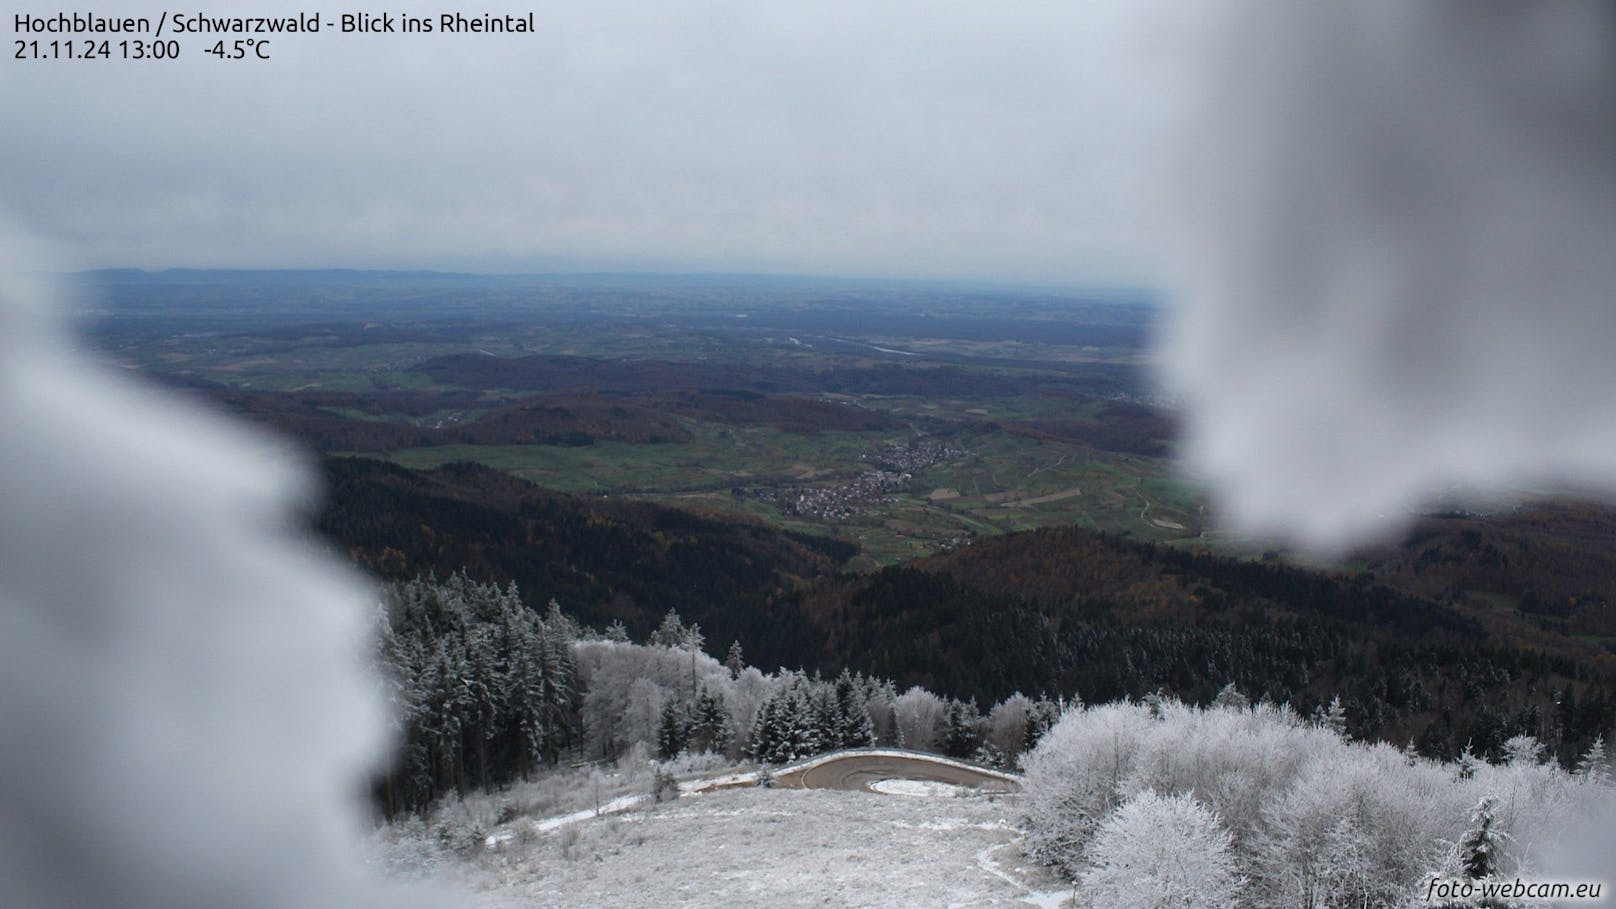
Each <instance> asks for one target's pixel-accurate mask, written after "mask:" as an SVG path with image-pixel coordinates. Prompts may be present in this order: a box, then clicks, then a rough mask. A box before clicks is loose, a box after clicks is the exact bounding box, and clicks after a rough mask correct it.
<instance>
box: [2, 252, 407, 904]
mask: <svg viewBox="0 0 1616 909" xmlns="http://www.w3.org/2000/svg"><path fill="white" fill-rule="evenodd" d="M0 248H4V249H8V250H12V249H15V247H14V245H12V244H9V243H8V244H6V245H4V246H3V247H0ZM18 264H19V263H18V262H16V261H12V262H5V263H0V275H4V276H6V277H5V280H3V281H0V729H3V732H0V905H5V906H14V907H23V909H34V907H86V906H123V907H151V909H159V907H161V909H188V907H196V909H204V907H206V909H219V907H226V906H228V907H258V906H263V907H269V906H276V907H298V909H310V907H334V909H335V907H354V906H366V905H382V904H386V905H398V903H397V902H396V901H394V900H391V899H389V900H386V901H385V903H384V902H382V901H378V900H377V899H376V898H375V896H376V894H375V891H374V889H373V887H372V885H371V884H370V883H368V882H367V881H366V879H365V878H364V877H363V875H362V874H361V873H360V863H359V860H358V857H357V856H358V850H357V845H356V844H357V843H358V841H359V834H360V832H361V830H362V823H363V821H362V817H363V814H362V809H361V799H362V795H363V792H362V790H363V787H364V781H365V777H366V773H367V771H368V770H369V769H370V768H371V767H373V766H374V764H375V762H376V761H377V760H378V758H379V753H380V751H381V748H382V744H383V742H384V728H385V727H384V722H383V714H382V710H381V705H380V699H379V696H378V693H377V689H376V687H375V686H374V685H373V684H372V683H371V681H370V678H369V676H368V674H367V672H366V671H365V668H364V659H365V656H364V655H365V653H366V652H367V651H366V647H365V643H364V640H365V634H366V632H367V627H366V614H365V602H366V593H365V591H364V588H363V587H362V586H361V585H360V584H359V583H358V581H357V580H356V579H355V578H353V577H351V576H350V575H349V574H348V573H347V571H346V570H345V569H343V568H341V567H340V565H338V564H337V563H335V562H334V561H332V560H331V559H329V558H327V557H325V556H323V555H321V554H319V553H318V552H316V551H315V550H314V548H313V545H312V544H311V543H310V541H308V540H307V539H305V538H304V537H303V536H301V535H299V534H298V533H296V532H295V531H294V530H293V522H294V520H295V517H296V513H297V507H298V506H301V505H303V504H305V503H306V502H307V500H308V495H309V492H310V489H309V484H308V482H307V478H306V477H305V475H304V472H303V470H302V465H301V464H300V463H297V462H296V459H295V458H289V457H288V455H287V454H286V453H285V452H282V451H278V450H275V449H274V448H273V447H272V446H270V445H268V444H266V443H265V442H264V440H262V439H259V438H257V437H255V436H250V435H248V434H247V433H246V432H245V431H243V430H238V429H236V428H235V427H234V426H232V425H229V424H227V423H226V422H225V421H224V420H222V419H219V418H216V417H213V416H212V415H210V414H206V413H201V412H198V411H196V410H193V409H192V408H190V407H188V406H184V405H182V404H180V403H177V402H175V401H172V400H169V399H168V398H166V397H163V396H161V395H159V394H157V393H156V392H152V391H148V390H145V389H143V388H138V387H136V386H135V385H134V384H132V383H131V382H129V381H127V380H125V379H123V378H121V377H118V376H116V375H113V374H111V373H110V371H109V370H106V369H103V368H99V367H95V366H92V365H90V364H89V363H88V362H87V361H86V360H85V359H83V358H82V357H79V356H76V355H74V354H73V353H72V352H71V350H70V347H69V343H68V340H67V338H66V337H65V335H64V333H63V332H62V331H61V329H60V328H59V326H57V325H56V324H55V322H54V320H53V318H52V313H50V312H49V311H47V309H46V307H45V305H44V302H45V301H42V300H41V299H39V296H40V291H39V290H38V289H37V288H30V287H29V285H28V282H27V281H25V280H24V279H21V278H17V277H15V276H14V275H13V274H12V267H14V266H17V265H18ZM29 264H30V265H34V264H35V263H32V262H30V263H29Z"/></svg>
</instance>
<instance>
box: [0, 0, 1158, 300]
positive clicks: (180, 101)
mask: <svg viewBox="0 0 1616 909" xmlns="http://www.w3.org/2000/svg"><path fill="white" fill-rule="evenodd" d="M112 6H113V7H114V9H113V10H111V11H109V12H122V13H127V14H131V15H133V14H144V15H155V13H156V9H155V8H148V7H147V6H146V5H145V4H143V3H131V2H122V3H117V4H113V5H112ZM527 8H528V7H522V8H520V9H516V8H514V7H513V8H512V11H525V10H526V9H527ZM532 8H533V9H534V10H535V21H536V23H537V26H538V32H537V34H536V35H533V36H531V37H526V36H510V35H507V36H501V35H460V36H454V35H441V34H434V35H426V36H419V35H341V34H332V33H328V32H327V31H322V32H321V33H320V34H318V35H309V36H305V37H292V36H286V37H282V38H277V39H275V40H274V42H273V44H272V48H271V49H272V56H273V59H272V60H270V61H267V62H266V61H251V62H248V61H243V62H239V63H225V62H220V61H217V60H215V59H213V58H211V57H207V56H204V55H202V54H201V50H202V48H203V47H204V46H205V43H206V42H202V41H200V40H198V39H196V38H187V39H186V41H185V51H184V53H185V57H184V58H183V59H181V60H180V61H178V62H153V63H148V64H142V65H139V66H137V65H134V64H133V63H126V62H119V61H110V62H108V63H107V64H106V65H100V66H93V65H85V64H75V65H68V64H65V63H45V62H40V63H28V64H18V65H17V66H15V67H13V68H12V71H11V74H10V75H9V76H8V78H7V80H6V82H5V84H4V85H0V114H3V115H4V117H5V119H6V122H8V123H10V124H17V125H21V126H22V127H24V128H14V129H9V130H7V131H6V133H5V135H4V136H0V155H3V156H4V158H5V160H6V161H7V168H6V173H5V175H4V176H3V177H0V202H3V203H5V204H6V206H7V208H8V210H10V211H11V212H12V213H13V214H15V215H17V216H18V217H20V218H22V219H23V220H24V221H25V222H27V223H29V224H31V225H35V226H36V227H37V228H38V229H39V230H41V231H43V232H45V233H46V234H47V236H48V237H49V238H50V239H53V240H55V241H57V242H60V243H62V244H63V245H64V247H65V248H68V249H72V250H76V251H78V253H79V255H80V256H81V257H82V260H83V261H84V262H85V263H86V264H87V265H93V266H111V265H135V266H162V265H197V266H309V265H314V266H346V267H369V266H386V267H439V268H473V269H494V270H527V271H532V270H546V269H552V268H555V269H569V268H671V269H680V270H754V271H757V270H761V271H784V272H835V273H870V274H883V275H920V276H939V275H942V276H947V275H968V276H977V277H1000V278H1013V279H1017V280H1066V281H1083V280H1091V279H1095V278H1099V279H1105V280H1114V279H1127V278H1135V277H1139V276H1141V275H1143V274H1147V273H1148V272H1149V270H1150V265H1149V255H1150V252H1149V250H1150V246H1149V244H1148V242H1146V239H1147V238H1146V237H1145V236H1144V232H1145V230H1146V225H1145V221H1144V219H1143V218H1142V217H1141V216H1140V213H1139V211H1138V208H1137V206H1135V205H1133V204H1132V202H1131V197H1132V194H1133V193H1135V192H1136V191H1137V182H1138V177H1137V170H1136V169H1135V168H1134V166H1133V165H1134V163H1135V162H1136V161H1137V160H1138V159H1139V154H1138V153H1139V152H1140V151H1141V145H1142V143H1143V142H1144V140H1143V139H1141V134H1140V132H1139V131H1138V129H1137V128H1136V127H1137V125H1138V124H1139V123H1141V122H1143V121H1145V120H1148V119H1149V118H1150V117H1151V116H1152V115H1153V113H1154V111H1153V109H1152V105H1151V104H1150V103H1147V101H1146V100H1145V99H1146V98H1147V97H1148V94H1149V93H1148V92H1147V91H1145V90H1144V80H1145V79H1146V78H1147V77H1146V75H1145V73H1144V72H1142V71H1141V68H1140V67H1139V66H1138V65H1137V63H1138V60H1139V58H1138V56H1137V55H1136V54H1134V53H1133V50H1132V48H1130V47H1128V45H1127V41H1126V40H1119V35H1120V34H1123V33H1125V32H1130V30H1131V29H1132V28H1133V26H1132V24H1131V22H1132V20H1133V19H1134V18H1136V16H1135V15H1134V14H1131V13H1129V12H1128V11H1127V4H1124V3H1121V2H1118V0H1105V2H1099V3H1090V4H1084V5H1071V4H1064V3H1054V2H1043V0H1028V2H1019V3H1015V4H1012V5H1011V6H1010V7H1008V8H1007V7H1003V6H987V5H983V4H980V3H966V2H942V3H937V2H920V0H896V2H891V3H880V4H868V3H859V2H854V0H830V2H827V3H822V4H814V5H812V6H803V5H801V4H757V3H744V2H738V0H673V2H670V3H660V4H646V3H642V2H633V0H604V2H600V3H590V4H572V3H559V2H541V3H538V4H536V5H534V6H533V7H532ZM298 9H300V7H296V6H295V5H294V4H291V3H287V2H279V0H265V2H264V3H262V4H259V5H257V6H255V7H254V8H253V10H252V12H253V13H254V14H256V15H269V14H274V13H290V12H296V11H297V10H298ZM389 9H390V11H392V12H394V13H399V12H416V13H430V12H436V11H438V9H439V7H436V6H432V5H431V4H429V3H420V2H405V3H401V4H396V5H395V6H394V7H390V8H389ZM491 11H493V12H503V11H504V10H503V9H494V10H491Z"/></svg>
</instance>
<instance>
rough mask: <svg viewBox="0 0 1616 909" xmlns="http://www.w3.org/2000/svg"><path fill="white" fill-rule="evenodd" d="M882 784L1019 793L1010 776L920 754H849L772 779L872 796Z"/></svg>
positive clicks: (791, 786)
mask: <svg viewBox="0 0 1616 909" xmlns="http://www.w3.org/2000/svg"><path fill="white" fill-rule="evenodd" d="M882 780H924V781H927V782H934V783H948V784H950V785H954V786H970V787H972V788H976V789H982V790H984V791H988V792H1016V791H1018V790H1020V789H1021V784H1019V783H1017V782H1016V781H1015V778H1014V777H1011V776H1010V775H1009V774H1004V773H998V772H995V771H991V770H979V769H977V768H974V767H969V766H964V765H961V764H957V763H953V762H949V761H942V760H938V759H937V758H935V757H933V756H931V755H927V754H923V753H921V752H913V753H909V754H902V755H900V754H894V753H891V752H878V753H867V752H859V751H849V752H844V753H842V754H836V755H831V756H830V757H828V758H823V759H820V760H817V761H812V762H810V763H809V764H808V766H806V767H799V768H787V769H785V770H782V771H780V772H778V773H776V774H775V775H774V785H776V786H778V787H780V788H782V789H844V790H864V791H866V792H874V791H875V790H874V789H872V788H871V785H872V784H874V783H878V782H880V781H882Z"/></svg>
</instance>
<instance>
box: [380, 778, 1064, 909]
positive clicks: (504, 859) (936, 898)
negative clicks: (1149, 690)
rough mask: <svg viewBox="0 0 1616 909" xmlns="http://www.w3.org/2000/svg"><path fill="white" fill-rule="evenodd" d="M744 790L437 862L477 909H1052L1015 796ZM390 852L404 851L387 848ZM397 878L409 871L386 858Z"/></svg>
mask: <svg viewBox="0 0 1616 909" xmlns="http://www.w3.org/2000/svg"><path fill="white" fill-rule="evenodd" d="M892 786H896V788H895V789H892V793H901V794H890V793H889V794H881V793H872V792H840V791H826V790H792V789H759V788H740V789H725V790H719V791H713V792H707V793H704V794H687V795H685V796H684V797H683V798H681V799H679V800H678V801H676V802H668V803H663V804H660V805H658V804H642V805H638V806H636V807H632V808H630V809H629V810H626V811H622V812H619V813H616V814H611V815H606V816H602V817H593V816H590V817H588V818H585V819H580V820H575V821H572V820H571V819H569V821H570V822H569V823H565V824H559V825H549V824H544V823H539V824H529V825H527V826H526V828H525V829H524V830H523V832H521V833H520V834H519V835H517V836H515V837H513V838H511V839H508V840H503V841H501V842H500V843H499V847H498V848H497V849H486V848H485V849H479V850H475V852H474V854H473V855H471V856H470V857H467V858H460V857H455V858H452V859H447V860H440V861H437V862H434V864H436V866H437V871H438V877H439V878H441V879H442V880H444V881H446V882H449V883H452V884H454V885H456V886H458V887H459V888H461V889H462V890H470V891H472V892H473V896H472V897H471V898H470V899H468V900H467V903H466V904H467V905H471V906H476V907H481V909H507V907H509V909H515V907H523V909H528V907H545V906H556V907H568V909H587V907H613V909H640V907H647V909H648V907H662V906H766V907H776V906H778V907H798V906H865V907H930V906H936V907H973V906H1044V907H1054V906H1058V905H1060V904H1061V902H1062V901H1063V899H1064V897H1065V896H1067V895H1068V894H1069V893H1070V891H1069V889H1067V888H1065V887H1063V886H1062V885H1061V883H1060V882H1059V881H1058V880H1057V879H1055V878H1054V877H1053V876H1052V875H1050V874H1049V873H1048V872H1047V871H1045V870H1044V869H1042V868H1038V867H1036V866H1032V865H1029V864H1028V863H1027V862H1026V861H1025V860H1024V859H1023V858H1022V856H1021V852H1020V848H1019V845H1018V842H1017V832H1016V830H1015V829H1014V827H1013V826H1012V825H1011V824H1012V821H1013V820H1014V819H1015V817H1016V815H1017V812H1018V804H1017V799H1018V797H1017V796H1006V795H981V794H966V795H961V794H960V791H959V790H957V789H956V788H955V787H950V786H940V785H930V786H915V785H897V784H887V786H885V787H883V788H888V787H892ZM394 848H408V847H407V846H406V845H397V844H396V845H395V847H394ZM389 864H391V865H393V866H394V867H400V866H405V865H407V864H408V863H407V862H404V861H400V860H399V859H398V857H394V858H393V860H391V861H390V862H389Z"/></svg>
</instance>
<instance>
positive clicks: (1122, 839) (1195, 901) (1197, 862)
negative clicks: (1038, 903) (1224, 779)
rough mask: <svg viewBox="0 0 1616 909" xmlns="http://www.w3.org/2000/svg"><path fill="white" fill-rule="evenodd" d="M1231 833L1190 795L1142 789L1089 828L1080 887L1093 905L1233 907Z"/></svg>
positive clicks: (1117, 908)
mask: <svg viewBox="0 0 1616 909" xmlns="http://www.w3.org/2000/svg"><path fill="white" fill-rule="evenodd" d="M1230 842H1231V837H1230V836H1229V832H1228V831H1227V830H1225V829H1223V827H1222V825H1220V824H1219V823H1218V818H1217V815H1215V814H1213V813H1212V812H1211V811H1208V810H1207V809H1206V808H1204V807H1202V806H1201V805H1200V804H1199V803H1197V802H1196V801H1195V800H1194V799H1192V798H1190V797H1189V796H1182V795H1169V796H1159V795H1157V794H1156V793H1154V792H1151V791H1149V790H1146V791H1143V792H1140V793H1139V794H1138V795H1135V796H1134V797H1133V798H1131V799H1129V800H1128V801H1127V802H1125V803H1123V805H1122V806H1121V807H1120V808H1118V809H1117V810H1116V812H1115V813H1114V814H1112V815H1111V817H1110V819H1108V820H1107V821H1106V822H1105V823H1104V824H1101V825H1100V827H1099V829H1097V830H1096V831H1095V833H1094V838H1093V839H1092V840H1091V841H1090V843H1089V845H1088V848H1087V849H1086V850H1085V858H1086V859H1087V861H1088V863H1089V868H1088V870H1087V871H1085V872H1083V875H1082V877H1081V878H1080V881H1081V884H1082V886H1081V887H1080V888H1079V892H1080V893H1081V894H1082V895H1083V897H1084V898H1085V899H1086V900H1087V901H1088V905H1091V906H1094V907H1095V909H1233V907H1234V906H1235V905H1236V903H1235V900H1236V897H1237V895H1238V894H1239V892H1240V888H1241V885H1242V883H1243V881H1242V880H1241V878H1240V875H1239V874H1238V873H1236V871H1235V861H1234V856H1233V853H1232V851H1231V849H1230Z"/></svg>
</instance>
